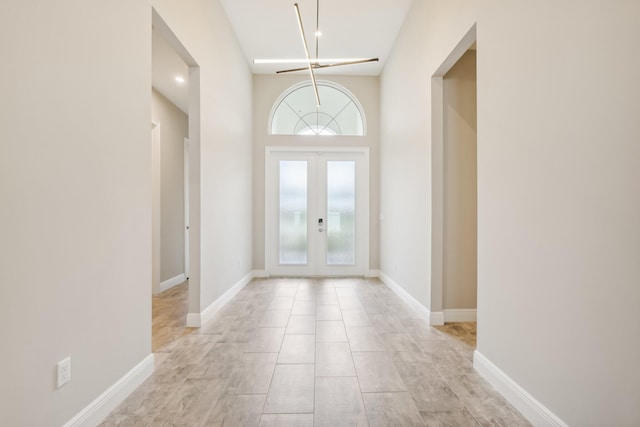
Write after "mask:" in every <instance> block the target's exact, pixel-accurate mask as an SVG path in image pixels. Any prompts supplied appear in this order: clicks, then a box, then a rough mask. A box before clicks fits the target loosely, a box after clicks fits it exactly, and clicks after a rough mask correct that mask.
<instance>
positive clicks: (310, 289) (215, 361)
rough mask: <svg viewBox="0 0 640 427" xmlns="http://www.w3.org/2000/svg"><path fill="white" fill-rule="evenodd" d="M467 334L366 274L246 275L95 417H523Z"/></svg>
mask: <svg viewBox="0 0 640 427" xmlns="http://www.w3.org/2000/svg"><path fill="white" fill-rule="evenodd" d="M171 297H172V298H175V295H172V296H171ZM474 343H475V324H451V325H447V326H444V327H439V328H438V329H436V328H432V327H430V326H428V325H427V324H426V322H424V321H422V320H420V319H418V318H417V317H416V316H415V315H414V313H413V312H412V311H411V310H410V308H409V307H407V306H406V305H405V304H404V303H403V302H402V301H401V300H400V299H399V298H398V297H397V296H396V295H395V294H394V293H393V291H391V290H390V289H389V288H387V287H386V286H385V285H383V284H382V283H381V282H379V281H378V280H377V279H370V280H364V279H355V278H354V279H318V280H315V279H267V280H254V281H253V282H251V283H250V284H249V285H247V286H246V287H245V288H244V289H243V290H242V291H241V292H240V293H239V294H238V295H237V296H236V297H235V298H234V299H233V300H232V301H231V302H229V304H227V305H226V306H225V307H224V308H223V309H222V310H221V311H220V312H219V313H218V314H217V315H216V318H215V319H213V320H212V321H210V322H209V323H207V324H206V325H205V326H204V327H203V328H201V329H199V330H195V331H194V332H193V333H191V334H188V335H185V336H184V337H181V338H179V339H178V340H177V341H175V342H173V343H172V344H169V345H167V346H165V347H164V348H163V349H162V351H163V353H156V356H157V364H158V366H157V368H156V371H155V373H154V374H153V375H152V376H151V377H150V378H149V379H148V380H147V381H146V382H145V383H144V384H143V385H142V386H141V387H140V388H139V389H138V390H136V391H135V392H134V393H133V394H131V395H130V396H129V398H127V399H126V400H125V401H124V402H123V403H122V404H121V405H120V406H119V407H118V409H117V410H116V411H114V412H113V413H112V414H111V415H110V416H109V417H108V418H107V419H106V420H105V422H104V423H103V424H102V425H103V426H175V425H184V426H222V425H225V426H240V425H242V426H258V425H259V426H282V427H286V426H313V425H316V426H339V425H354V426H367V425H369V426H372V427H373V426H474V425H505V426H506V425H508V426H524V425H529V424H528V423H527V422H526V421H525V420H524V419H523V417H522V416H521V415H520V414H519V413H518V412H517V411H515V410H514V409H513V407H511V405H509V404H508V403H506V402H505V401H504V399H503V398H502V397H500V395H499V394H498V393H497V392H495V391H494V390H493V389H492V387H491V386H490V385H488V384H487V383H486V382H485V381H484V380H483V379H481V378H480V377H479V376H478V375H477V374H476V373H475V371H474V370H473V367H472V354H473V349H474Z"/></svg>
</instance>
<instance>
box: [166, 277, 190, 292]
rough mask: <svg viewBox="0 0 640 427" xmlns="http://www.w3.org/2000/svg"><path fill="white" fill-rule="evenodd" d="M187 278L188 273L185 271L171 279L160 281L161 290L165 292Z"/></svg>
mask: <svg viewBox="0 0 640 427" xmlns="http://www.w3.org/2000/svg"><path fill="white" fill-rule="evenodd" d="M185 280H187V275H186V274H185V273H182V274H178V275H177V276H176V277H172V278H171V279H169V280H165V281H164V282H162V283H160V292H164V291H166V290H169V289H171V288H173V287H174V286H178V285H179V284H180V283H183V282H184V281H185Z"/></svg>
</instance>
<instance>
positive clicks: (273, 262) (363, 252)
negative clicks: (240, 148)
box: [265, 146, 370, 276]
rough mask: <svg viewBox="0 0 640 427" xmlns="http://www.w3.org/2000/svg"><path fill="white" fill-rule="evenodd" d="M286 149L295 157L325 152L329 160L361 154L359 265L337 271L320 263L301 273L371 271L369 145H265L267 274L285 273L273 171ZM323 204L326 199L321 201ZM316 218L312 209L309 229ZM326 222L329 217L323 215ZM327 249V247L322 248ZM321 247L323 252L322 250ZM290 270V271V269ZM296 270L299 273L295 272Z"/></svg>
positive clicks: (312, 250)
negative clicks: (276, 159) (279, 249)
mask: <svg viewBox="0 0 640 427" xmlns="http://www.w3.org/2000/svg"><path fill="white" fill-rule="evenodd" d="M285 153H289V154H291V155H292V158H294V157H295V155H296V154H299V155H304V154H318V155H326V156H327V158H330V160H338V161H339V160H341V156H343V157H344V158H345V159H346V156H348V155H349V154H352V155H353V154H355V155H360V156H362V161H361V162H359V166H358V169H357V171H356V173H357V174H358V178H357V180H356V182H357V183H358V184H357V185H358V188H357V191H356V204H357V206H356V209H357V212H359V214H358V218H359V220H358V228H357V231H356V235H357V243H356V248H358V247H360V248H361V249H356V265H355V266H345V267H336V268H335V269H334V270H335V272H333V273H331V272H329V270H330V269H328V268H326V266H325V267H324V268H323V267H322V266H320V267H319V268H318V269H317V270H316V271H311V272H309V271H308V270H304V269H303V268H300V269H299V270H300V271H301V273H300V274H302V275H311V276H316V275H321V276H328V275H334V276H335V275H340V276H364V275H366V274H367V272H368V271H369V222H370V212H369V211H370V207H369V206H370V200H369V185H370V183H369V179H370V177H369V148H367V147H290V146H289V147H280V146H274V147H266V149H265V268H266V270H267V275H274V274H275V275H283V273H282V271H283V270H282V269H279V268H277V266H278V256H277V255H278V254H277V250H276V246H277V242H278V228H277V227H274V226H273V225H274V224H276V221H277V215H276V208H277V197H274V194H275V193H276V188H277V185H278V176H277V174H276V173H275V172H274V167H273V161H274V157H275V156H278V157H281V156H282V155H284V154H285ZM309 179H310V180H313V179H315V177H310V178H309ZM322 197H326V194H325V193H323V194H322ZM310 204H311V205H312V206H311V208H313V209H315V208H316V207H315V206H314V205H315V201H310ZM321 205H323V203H321ZM323 207H325V206H323ZM316 220H317V218H315V217H314V216H312V214H311V212H310V216H309V218H308V221H309V230H310V231H311V230H312V229H315V228H317V225H316V223H315V222H316ZM324 220H325V224H326V221H327V218H324ZM316 249H318V248H310V253H309V258H310V259H312V258H313V259H319V256H321V255H323V254H321V253H320V254H318V253H315V250H316ZM322 250H324V248H322ZM322 250H320V252H322ZM287 274H288V273H287ZM292 274H296V273H292Z"/></svg>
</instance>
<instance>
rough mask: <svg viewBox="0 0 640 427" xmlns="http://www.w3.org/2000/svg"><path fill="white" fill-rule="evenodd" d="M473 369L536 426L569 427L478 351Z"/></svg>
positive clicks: (474, 357) (475, 354)
mask: <svg viewBox="0 0 640 427" xmlns="http://www.w3.org/2000/svg"><path fill="white" fill-rule="evenodd" d="M473 367H474V368H475V370H476V371H478V373H479V374H480V375H481V376H482V377H483V378H484V379H485V380H487V381H488V382H489V384H491V385H492V386H493V387H495V389H496V390H497V391H498V392H499V393H500V394H501V395H502V396H503V397H504V398H505V399H507V401H508V402H509V403H511V404H512V405H513V406H514V407H515V408H516V409H517V410H518V411H520V413H522V415H524V417H525V418H526V419H528V420H529V422H531V424H533V425H534V426H536V427H569V426H568V425H567V423H565V422H564V421H562V420H561V419H560V418H559V417H558V416H557V415H556V414H554V413H553V412H551V411H550V410H549V409H548V408H547V407H546V406H544V405H543V404H542V403H540V402H539V401H538V400H536V398H535V397H533V396H532V395H530V394H529V393H528V392H527V391H526V390H525V389H524V388H522V387H521V386H520V385H519V384H518V383H516V382H515V381H514V380H513V379H511V377H509V376H508V375H507V374H505V373H504V372H503V371H502V370H501V369H500V368H498V367H497V366H496V365H494V364H493V363H492V362H491V361H490V360H489V359H487V358H486V357H484V356H483V355H482V354H481V353H480V352H479V351H478V350H476V351H475V352H474V354H473Z"/></svg>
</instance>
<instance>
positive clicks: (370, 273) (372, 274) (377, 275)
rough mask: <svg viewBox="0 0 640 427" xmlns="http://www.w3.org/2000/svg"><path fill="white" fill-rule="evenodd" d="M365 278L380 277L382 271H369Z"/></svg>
mask: <svg viewBox="0 0 640 427" xmlns="http://www.w3.org/2000/svg"><path fill="white" fill-rule="evenodd" d="M364 277H372V278H373V277H380V270H369V271H368V272H366V273H365V274H364Z"/></svg>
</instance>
